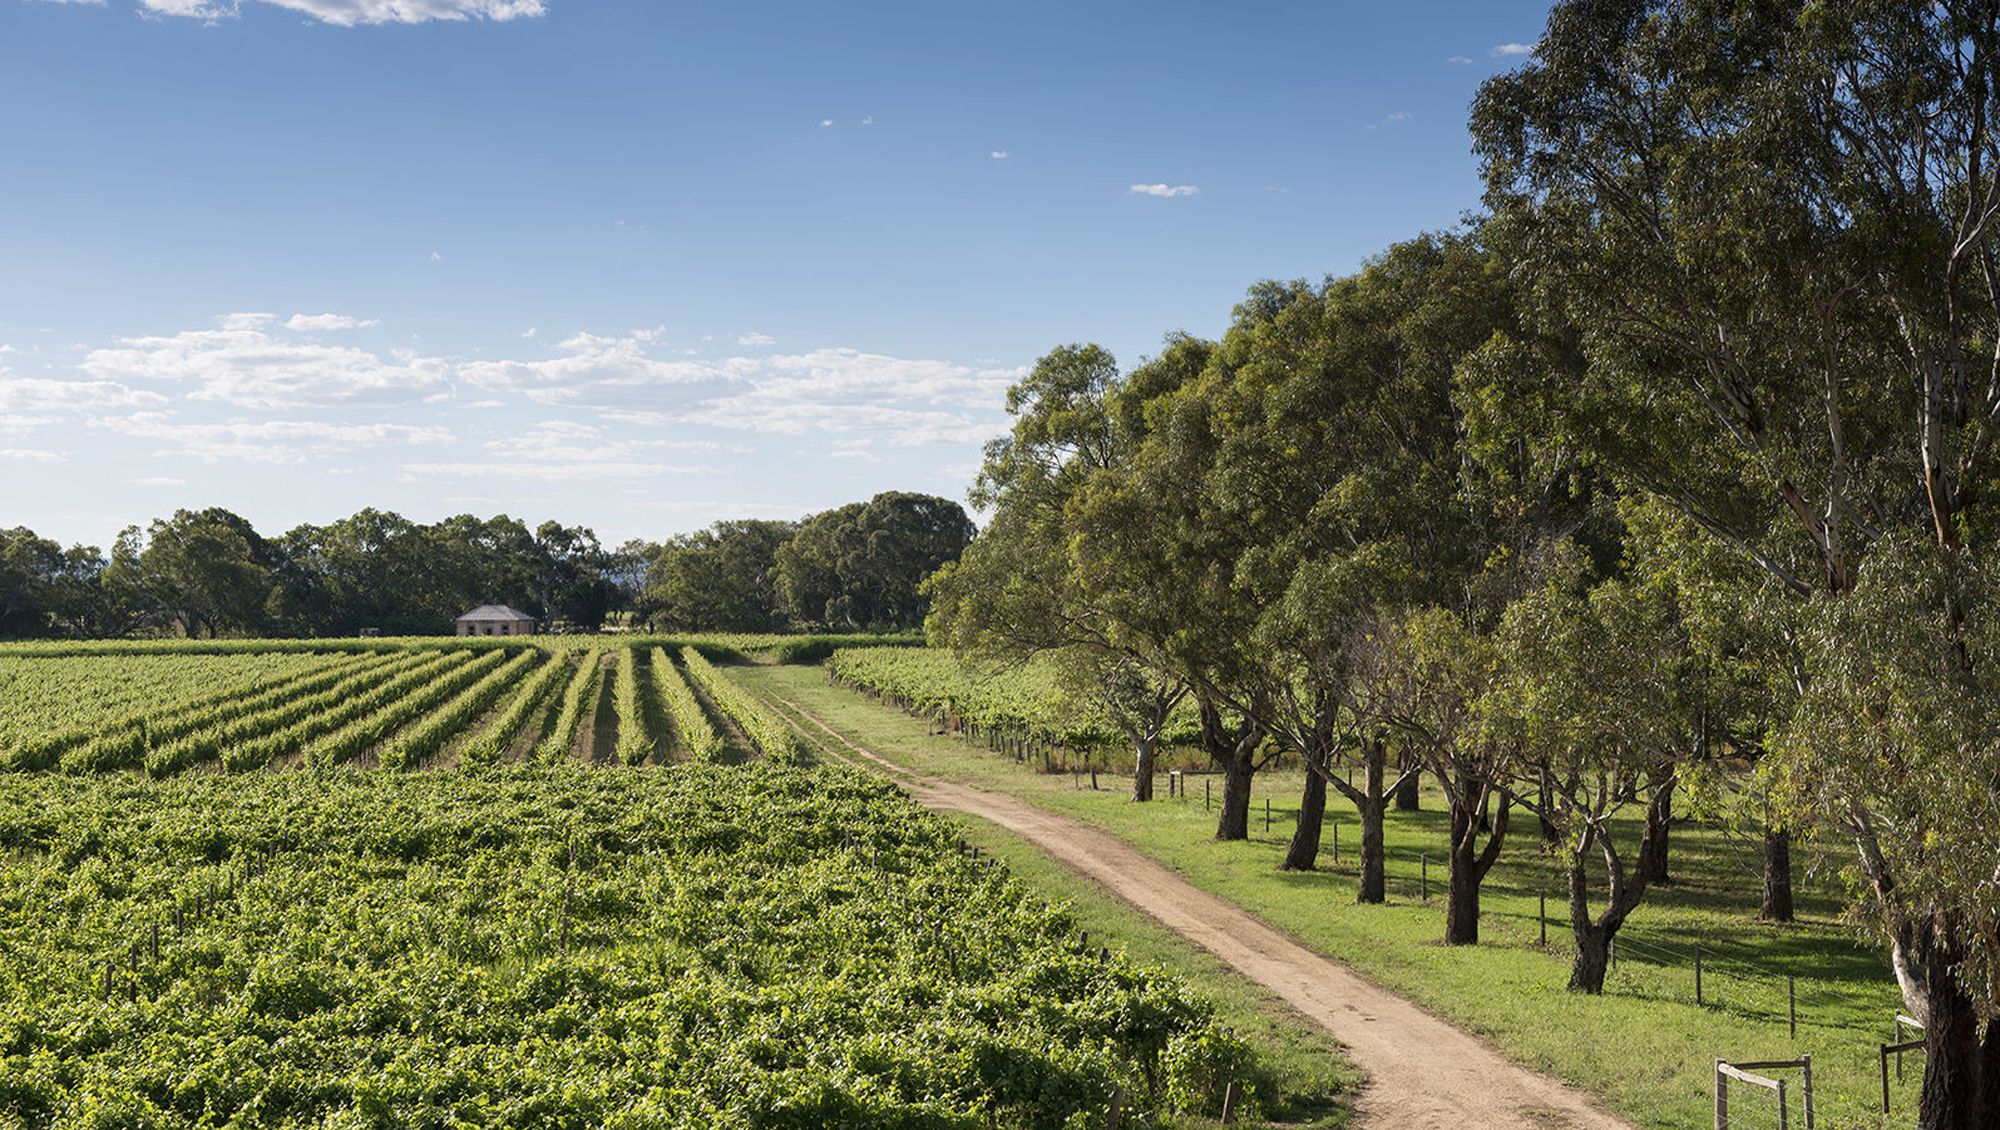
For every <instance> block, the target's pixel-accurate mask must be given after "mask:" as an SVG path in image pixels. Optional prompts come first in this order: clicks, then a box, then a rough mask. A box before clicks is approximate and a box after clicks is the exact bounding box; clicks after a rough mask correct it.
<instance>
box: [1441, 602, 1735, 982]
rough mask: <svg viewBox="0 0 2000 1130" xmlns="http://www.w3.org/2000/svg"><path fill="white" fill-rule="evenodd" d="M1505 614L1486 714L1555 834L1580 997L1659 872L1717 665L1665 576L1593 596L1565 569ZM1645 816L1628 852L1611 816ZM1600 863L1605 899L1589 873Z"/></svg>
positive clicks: (1482, 713) (1525, 799) (1491, 736)
mask: <svg viewBox="0 0 2000 1130" xmlns="http://www.w3.org/2000/svg"><path fill="white" fill-rule="evenodd" d="M1554 573H1555V575H1554V576H1552V577H1550V578H1549V579H1548V580H1547V581H1546V582H1545V583H1544V584H1543V585H1542V586H1541V587H1540V588H1539V589H1537V590H1536V591H1534V592H1531V593H1529V594H1527V595H1526V596H1524V597H1523V598H1521V599H1519V600H1516V601H1514V602H1513V603H1511V604H1510V605H1509V606H1508V609H1507V612H1506V616H1505V619H1504V622H1503V623H1502V625H1501V629H1500V631H1499V633H1498V637H1497V638H1498V645H1499V647H1498V653H1499V666H1500V674H1499V677H1498V678H1497V679H1495V681H1494V683H1493V685H1492V686H1491V688H1490V689H1489V690H1488V692H1487V693H1486V694H1485V695H1484V696H1483V697H1482V699H1481V701H1480V703H1479V706H1478V713H1479V720H1478V723H1477V724H1478V726H1479V727H1480V729H1481V730H1482V731H1483V732H1484V738H1485V742H1486V743H1487V744H1489V745H1491V746H1494V747H1497V748H1500V749H1502V750H1506V751H1508V754H1509V755H1510V756H1512V757H1514V758H1516V759H1517V764H1516V766H1515V768H1514V775H1515V776H1516V777H1517V778H1518V779H1520V780H1522V782H1523V784H1526V783H1529V782H1532V783H1534V784H1535V785H1537V786H1538V788H1536V789H1535V790H1533V792H1532V793H1531V792H1530V791H1529V790H1527V789H1522V790H1521V796H1520V801H1519V803H1520V804H1521V805H1522V806H1523V807H1527V808H1529V809H1531V810H1533V811H1535V813H1536V814H1537V815H1539V816H1541V817H1542V819H1543V820H1544V821H1545V822H1546V823H1547V824H1548V825H1549V826H1550V827H1552V828H1553V829H1554V830H1555V831H1556V833H1557V840H1558V843H1559V845H1560V850H1561V853H1562V854H1561V857H1562V861H1563V864H1564V869H1565V871H1566V872H1567V876H1568V896H1569V898H1568V902H1569V918H1570V932H1571V934H1572V936H1573V937H1574V939H1575V942H1576V955H1575V958H1574V960H1573V961H1572V963H1571V966H1570V977H1569V987H1570V988H1571V989H1572V990H1575V991H1580V992H1586V993H1598V992H1602V991H1603V989H1604V974H1605V971H1606V969H1607V967H1608V964H1609V960H1608V959H1609V954H1610V946H1611V942H1612V939H1613V938H1615V937H1616V936H1617V934H1618V930H1619V928H1620V927H1622V926H1623V925H1624V924H1625V921H1626V919H1627V918H1629V917H1630V916H1631V914H1632V912H1633V911H1634V910H1637V909H1638V908H1639V906H1640V904H1641V903H1642V902H1643V901H1644V899H1645V896H1646V891H1647V889H1648V887H1649V886H1650V885H1651V883H1652V882H1653V881H1654V880H1655V879H1656V878H1657V875H1658V867H1657V866H1656V861H1658V860H1659V859H1660V857H1662V856H1663V855H1664V854H1665V853H1666V850H1667V836H1668V829H1669V827H1670V826H1671V824H1670V820H1671V816H1672V801H1673V796H1674V791H1675V787H1676V785H1677V784H1678V783H1679V779H1680V776H1681V774H1682V772H1683V771H1685V770H1686V769H1688V768H1689V767H1691V766H1693V765H1695V764H1697V763H1698V760H1699V757H1700V751H1699V750H1698V749H1697V748H1696V747H1697V746H1698V745H1699V744H1700V743H1701V742H1702V741H1703V740H1704V738H1705V735H1706V732H1707V731H1706V721H1707V719H1708V717H1709V715H1710V714H1711V712H1712V711H1713V709H1714V707H1715V703H1714V701H1713V696H1712V694H1711V693H1710V691H1711V688H1712V686H1713V683H1712V680H1711V675H1712V669H1711V668H1710V667H1709V665H1707V664H1706V663H1705V662H1703V657H1702V656H1701V655H1700V654H1699V653H1698V651H1697V647H1698V643H1697V641H1696V640H1695V639H1694V637H1693V636H1692V634H1691V633H1690V632H1689V631H1688V630H1687V625H1686V621H1685V618H1684V617H1683V616H1682V614H1681V609H1680V607H1679V604H1678V602H1677V600H1676V594H1675V592H1674V591H1673V588H1672V585H1671V583H1669V582H1664V581H1661V580H1658V579H1651V580H1646V579H1642V580H1638V581H1636V582H1635V581H1628V580H1608V581H1604V582H1602V583H1599V584H1597V585H1595V586H1593V587H1589V588H1588V589H1587V590H1586V587H1585V582H1584V580H1583V578H1582V577H1581V575H1580V571H1579V570H1576V569H1574V568H1568V569H1563V568H1558V569H1556V570H1554ZM1634 807H1637V808H1639V809H1640V810H1641V811H1642V812H1643V814H1644V818H1643V820H1642V821H1641V824H1640V829H1641V830H1640V833H1639V835H1638V837H1637V842H1636V844H1634V845H1632V848H1631V854H1630V855H1629V856H1628V855H1627V854H1626V852H1625V849H1624V847H1623V846H1622V845H1621V844H1620V842H1619V838H1618V835H1617V833H1616V831H1615V828H1614V825H1613V820H1614V818H1617V817H1619V816H1621V815H1623V814H1624V813H1625V812H1627V811H1629V810H1630V809H1632V808H1634ZM1600 867H1601V868H1602V872H1603V874H1604V877H1605V889H1604V897H1603V901H1602V904H1601V906H1600V907H1599V908H1596V909H1593V905H1592V901H1591V879H1592V877H1593V875H1594V874H1595V873H1596V872H1597V871H1598V869H1599V868H1600Z"/></svg>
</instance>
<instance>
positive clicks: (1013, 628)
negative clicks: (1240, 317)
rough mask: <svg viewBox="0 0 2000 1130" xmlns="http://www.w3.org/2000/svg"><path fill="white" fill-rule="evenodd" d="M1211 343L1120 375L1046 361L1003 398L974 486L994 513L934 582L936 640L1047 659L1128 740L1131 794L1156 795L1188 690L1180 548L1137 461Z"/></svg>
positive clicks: (1107, 362)
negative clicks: (1135, 469) (1002, 430)
mask: <svg viewBox="0 0 2000 1130" xmlns="http://www.w3.org/2000/svg"><path fill="white" fill-rule="evenodd" d="M1209 349H1210V346H1209V345H1208V343H1206V342H1203V341H1199V340H1197V339H1194V338H1189V337H1186V336H1184V335H1175V336H1173V337H1170V338H1168V340H1167V343H1166V347H1165V348H1164V349H1163V350H1162V352H1161V355H1160V356H1159V357H1157V358H1155V359H1152V360H1150V361H1148V362H1146V363H1144V364H1142V365H1140V366H1139V367H1137V368H1136V369H1134V370H1132V371H1131V372H1130V373H1121V372H1120V371H1119V368H1118V364H1117V360H1116V359H1115V358H1114V357H1113V356H1112V355H1111V353H1110V352H1109V351H1107V350H1105V349H1103V348H1102V347H1101V346H1097V345H1065V346H1061V347H1058V348H1057V349H1054V350H1052V351H1050V352H1049V353H1048V354H1047V355H1046V356H1044V357H1042V358H1041V359H1040V360H1039V361H1038V362H1037V363H1036V364H1035V366H1034V368H1033V370H1031V371H1030V372H1029V374H1028V375H1027V376H1026V377H1024V378H1023V379H1022V380H1021V381H1020V382H1019V383H1017V384H1016V385H1014V387H1012V388H1011V389H1009V390H1008V393H1007V409H1008V412H1009V413H1011V414H1012V415H1013V417H1014V425H1013V428H1012V429H1011V430H1010V432H1009V433H1008V434H1007V435H1006V436H1003V437H1001V438H999V439H996V440H994V441H993V442H992V443H990V444H988V445H987V449H986V458H985V462H984V465H983V466H982V468H981V470H980V474H979V478H978V480H977V482H976V483H975V484H974V487H973V490H972V496H971V498H972V502H973V504H974V505H975V506H976V507H979V508H981V509H985V510H989V511H990V512H991V514H992V517H991V519H990V520H989V521H988V523H987V525H986V528H985V529H984V530H983V531H981V532H980V534H979V535H978V536H977V537H976V538H974V539H973V540H972V542H971V544H970V545H968V546H967V547H966V548H965V551H964V553H963V555H962V556H960V557H959V559H958V560H957V561H955V562H950V563H947V564H946V565H945V566H944V567H943V568H941V569H940V570H939V571H938V572H937V573H936V574H935V575H934V576H933V577H932V579H931V580H930V581H929V582H928V583H927V584H926V586H925V591H926V593H927V595H928V596H929V597H930V599H931V602H932V606H931V612H930V616H929V618H928V620H927V621H926V630H927V632H928V634H929V635H930V637H931V639H932V640H933V641H935V642H939V643H943V644H947V645H949V646H951V647H952V648H954V649H955V650H958V651H960V652H963V653H969V654H976V655H980V656H983V657H987V658H1011V659H1022V658H1025V657H1027V656H1030V655H1036V654H1045V653H1047V654H1054V655H1056V656H1057V658H1058V659H1059V661H1060V663H1059V665H1060V669H1061V670H1062V672H1063V673H1064V677H1065V680H1066V682H1067V683H1068V685H1069V686H1070V687H1071V688H1072V689H1073V690H1074V691H1076V692H1077V693H1078V694H1081V695H1088V696H1090V697H1091V698H1093V699H1094V700H1095V701H1096V702H1097V703H1098V705H1099V706H1100V707H1102V708H1103V709H1104V711H1105V712H1106V714H1107V715H1108V716H1109V717H1110V718H1112V719H1113V721H1114V722H1115V723H1116V724H1117V725H1119V726H1120V727H1121V728H1122V729H1123V730H1124V731H1125V733H1126V736H1127V737H1128V738H1129V739H1130V741H1131V742H1132V747H1133V774H1132V799H1134V800H1136V801H1148V800H1151V799H1152V798H1153V778H1154V775H1155V766H1156V759H1157V756H1158V748H1159V742H1160V740H1161V737H1162V735H1163V733H1164V732H1165V730H1166V727H1167V726H1168V724H1169V722H1170V721H1171V718H1172V716H1173V712H1174V710H1175V709H1176V708H1177V707H1178V706H1179V704H1180V702H1181V700H1182V699H1183V698H1184V697H1185V696H1186V695H1187V693H1188V690H1189V687H1190V683H1189V680H1188V679H1187V677H1186V675H1185V671H1186V663H1185V662H1184V654H1185V647H1184V646H1181V645H1183V644H1184V642H1185V641H1186V640H1188V639H1191V638H1195V634H1194V633H1190V632H1188V630H1187V624H1186V622H1185V621H1184V620H1183V615H1184V614H1186V613H1188V612H1191V611H1194V610H1195V609H1194V607H1193V605H1195V604H1198V602H1191V601H1189V600H1188V596H1189V594H1188V593H1187V592H1186V591H1185V590H1177V589H1176V578H1177V576H1178V575H1179V574H1178V572H1177V570H1176V568H1175V563H1174V561H1173V560H1172V558H1173V556H1174V554H1175V553H1176V550H1175V547H1174V545H1173V543H1172V541H1171V539H1170V538H1169V537H1168V536H1167V535H1168V534H1169V532H1170V531H1169V530H1168V528H1167V524H1166V522H1165V520H1164V519H1163V518H1162V516H1161V514H1160V511H1159V508H1158V506H1157V505H1156V500H1155V499H1153V498H1151V497H1148V496H1146V495H1144V494H1142V493H1140V492H1139V491H1138V490H1136V489H1135V486H1134V483H1133V479H1132V474H1131V471H1132V468H1131V460H1132V458H1133V455H1134V454H1135V453H1136V451H1137V450H1138V448H1139V446H1140V444H1141V442H1142V441H1143V440H1144V437H1145V435H1146V431H1147V429H1148V427H1149V426H1150V425H1149V413H1148V411H1147V408H1146V405H1147V403H1148V402H1150V401H1152V400H1154V399H1156V398H1158V397H1160V396H1162V395H1164V394H1166V393H1169V392H1171V391H1172V390H1174V389H1175V388H1177V387H1179V385H1180V384H1182V383H1183V382H1184V381H1186V380H1187V379H1189V378H1190V377H1191V376H1192V375H1193V374H1195V373H1198V372H1199V371H1200V370H1201V369H1202V367H1203V366H1204V365H1205V363H1206V361H1207V356H1208V352H1209Z"/></svg>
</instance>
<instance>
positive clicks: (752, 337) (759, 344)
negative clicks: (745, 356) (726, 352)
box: [736, 331, 778, 349]
mask: <svg viewBox="0 0 2000 1130" xmlns="http://www.w3.org/2000/svg"><path fill="white" fill-rule="evenodd" d="M736 344H738V345H747V346H749V347H750V348H752V349H762V348H764V347H765V346H767V345H776V344H778V339H777V338H775V337H772V336H771V335H770V334H760V333H757V332H755V331H752V332H750V333H747V334H744V335H743V336H742V337H739V338H737V339H736Z"/></svg>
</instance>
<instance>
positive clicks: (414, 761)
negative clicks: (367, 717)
mask: <svg viewBox="0 0 2000 1130" xmlns="http://www.w3.org/2000/svg"><path fill="white" fill-rule="evenodd" d="M493 654H495V655H498V654H499V653H498V652H495V653H493ZM541 654H542V653H540V652H536V651H524V652H521V653H520V654H518V655H516V656H514V658H512V659H510V660H508V661H507V662H506V663H505V664H504V665H502V666H500V667H499V668H498V669H496V670H494V671H493V672H492V673H491V674H489V675H487V676H486V677H484V678H482V679H480V680H479V681H478V682H476V683H474V684H472V686H470V687H468V688H467V689H465V690H463V691H461V692H459V694H458V697H456V698H454V699H452V700H451V701H450V702H447V703H445V704H444V706H443V707H442V708H440V709H439V710H438V711H437V712H436V713H434V714H431V715H430V716H429V717H426V718H424V719H423V720H422V721H420V722H417V723H416V724H415V725H411V726H408V727H406V728H404V729H403V730H402V731H401V732H399V733H397V735H396V736H395V739H394V740H392V741H391V742H390V743H389V744H388V745H387V746H385V747H384V748H383V750H382V767H383V768H385V769H407V768H410V767H411V766H414V765H421V764H423V763H424V762H426V761H429V760H430V759H431V758H433V757H436V756H437V755H438V754H439V753H440V752H441V751H443V749H444V747H445V746H446V745H447V744H448V743H449V742H450V741H451V739H452V738H454V737H456V736H458V734H459V733H460V732H461V731H463V730H464V729H465V728H466V727H467V726H470V725H471V724H472V723H474V722H475V721H477V720H478V719H479V718H480V716H481V715H483V714H485V713H486V712H487V711H488V710H491V709H492V708H493V704H494V703H496V702H499V701H500V697H501V696H502V695H504V694H506V693H507V691H508V690H510V689H512V688H513V687H514V686H515V684H517V683H519V682H520V681H521V678H522V676H524V675H526V674H527V673H528V669H529V668H531V667H533V666H534V665H535V662H536V659H537V657H538V656H540V655H541Z"/></svg>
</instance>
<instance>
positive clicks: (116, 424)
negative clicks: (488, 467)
mask: <svg viewBox="0 0 2000 1130" xmlns="http://www.w3.org/2000/svg"><path fill="white" fill-rule="evenodd" d="M90 423H91V424H92V425H93V426H95V427H101V428H105V429H108V430H110V431H114V432H117V433H119V434H120V435H128V436H132V437H134V438H137V439H151V440H158V441H160V442H161V443H163V444H164V445H165V446H163V447H161V448H158V449H157V450H155V451H154V454H155V455H178V456H188V457H191V458H195V459H199V460H201V461H202V462H204V463H220V462H224V461H231V462H243V463H303V462H305V461H306V460H308V459H312V458H320V457H324V456H328V455H336V454H339V453H341V452H347V451H358V450H361V449H364V448H372V447H408V446H414V445H418V444H432V443H435V444H448V443H451V442H452V440H453V438H454V437H453V436H452V434H451V433H450V432H448V431H446V430H444V429H443V428H417V427H410V426H407V425H403V424H329V423H323V422H320V421H315V420H268V421H263V422H256V423H253V422H251V421H248V420H231V421H229V422H228V423H223V424H179V423H175V422H173V420H172V419H171V418H170V417H168V416H167V415H166V414H164V413H159V412H138V413H134V414H133V415H130V416H118V417H100V418H97V419H93V420H91V421H90Z"/></svg>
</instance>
